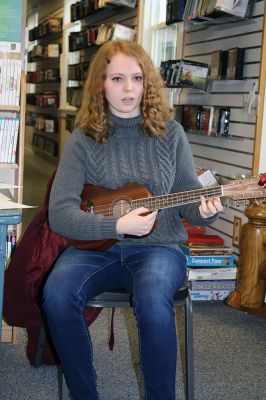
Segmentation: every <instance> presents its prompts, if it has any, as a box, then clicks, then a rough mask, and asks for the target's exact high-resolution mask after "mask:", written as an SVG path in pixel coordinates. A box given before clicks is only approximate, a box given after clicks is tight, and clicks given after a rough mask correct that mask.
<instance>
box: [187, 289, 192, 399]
mask: <svg viewBox="0 0 266 400" xmlns="http://www.w3.org/2000/svg"><path fill="white" fill-rule="evenodd" d="M185 334H186V400H194V356H193V323H192V300H191V297H190V293H188V297H187V298H186V305H185Z"/></svg>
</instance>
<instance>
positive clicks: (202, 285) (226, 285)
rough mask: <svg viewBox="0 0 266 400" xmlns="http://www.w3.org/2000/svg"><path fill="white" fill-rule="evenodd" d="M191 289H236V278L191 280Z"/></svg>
mask: <svg viewBox="0 0 266 400" xmlns="http://www.w3.org/2000/svg"><path fill="white" fill-rule="evenodd" d="M189 287H190V289H191V290H201V291H203V290H234V289H235V287H236V280H235V279H231V280H213V281H190V282H189Z"/></svg>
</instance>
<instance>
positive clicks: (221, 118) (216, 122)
mask: <svg viewBox="0 0 266 400" xmlns="http://www.w3.org/2000/svg"><path fill="white" fill-rule="evenodd" d="M175 119H176V120H177V121H178V122H179V123H180V124H181V125H182V126H183V127H184V129H185V131H186V132H190V133H200V134H203V135H211V136H228V133H229V123H230V108H229V107H214V106H196V105H186V106H176V107H175Z"/></svg>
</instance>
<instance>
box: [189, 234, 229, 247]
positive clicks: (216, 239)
mask: <svg viewBox="0 0 266 400" xmlns="http://www.w3.org/2000/svg"><path fill="white" fill-rule="evenodd" d="M192 243H205V244H208V245H211V244H213V245H218V244H219V245H223V244H224V240H223V239H222V238H221V237H220V236H218V235H207V234H204V233H195V234H191V235H189V236H188V240H187V241H186V244H190V245H191V244H192Z"/></svg>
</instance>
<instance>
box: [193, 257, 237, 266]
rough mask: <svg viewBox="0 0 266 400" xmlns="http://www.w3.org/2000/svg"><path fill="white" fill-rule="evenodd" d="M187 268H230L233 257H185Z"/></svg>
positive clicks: (232, 263)
mask: <svg viewBox="0 0 266 400" xmlns="http://www.w3.org/2000/svg"><path fill="white" fill-rule="evenodd" d="M186 257H187V266H189V267H193V266H195V267H198V268H200V267H225V266H227V267H232V266H233V265H234V257H233V256H232V255H231V256H186Z"/></svg>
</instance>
